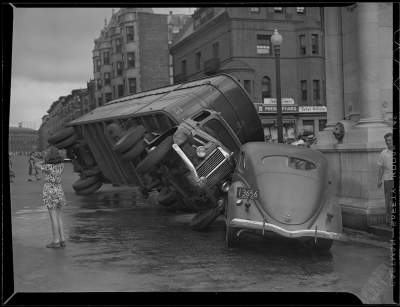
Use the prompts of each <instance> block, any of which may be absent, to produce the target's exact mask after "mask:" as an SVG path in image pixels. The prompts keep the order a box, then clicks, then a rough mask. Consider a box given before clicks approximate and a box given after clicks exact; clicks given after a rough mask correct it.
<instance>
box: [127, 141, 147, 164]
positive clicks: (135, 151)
mask: <svg viewBox="0 0 400 307" xmlns="http://www.w3.org/2000/svg"><path fill="white" fill-rule="evenodd" d="M144 150H145V144H144V141H143V140H140V141H139V142H137V143H136V144H135V145H133V146H132V148H131V149H130V150H128V151H127V152H124V153H123V154H122V156H121V157H122V159H123V160H126V161H130V160H133V159H135V158H136V157H137V156H139V155H140V154H141V153H142V152H143V151H144Z"/></svg>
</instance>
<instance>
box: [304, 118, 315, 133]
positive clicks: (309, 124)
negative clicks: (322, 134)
mask: <svg viewBox="0 0 400 307" xmlns="http://www.w3.org/2000/svg"><path fill="white" fill-rule="evenodd" d="M304 132H306V133H314V120H313V119H303V133H304Z"/></svg>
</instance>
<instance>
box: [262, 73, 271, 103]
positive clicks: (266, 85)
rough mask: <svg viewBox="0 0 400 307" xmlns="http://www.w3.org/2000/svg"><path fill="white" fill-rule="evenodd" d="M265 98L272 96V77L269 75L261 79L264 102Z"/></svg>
mask: <svg viewBox="0 0 400 307" xmlns="http://www.w3.org/2000/svg"><path fill="white" fill-rule="evenodd" d="M264 98H271V79H270V78H268V77H263V78H262V79H261V102H264Z"/></svg>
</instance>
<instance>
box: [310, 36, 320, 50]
mask: <svg viewBox="0 0 400 307" xmlns="http://www.w3.org/2000/svg"><path fill="white" fill-rule="evenodd" d="M311 53H312V54H318V53H319V44H318V34H312V35H311Z"/></svg>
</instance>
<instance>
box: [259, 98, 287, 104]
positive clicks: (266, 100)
mask: <svg viewBox="0 0 400 307" xmlns="http://www.w3.org/2000/svg"><path fill="white" fill-rule="evenodd" d="M263 102H264V104H268V105H276V98H264V101H263ZM281 104H282V105H287V104H290V105H294V99H293V98H281Z"/></svg>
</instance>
